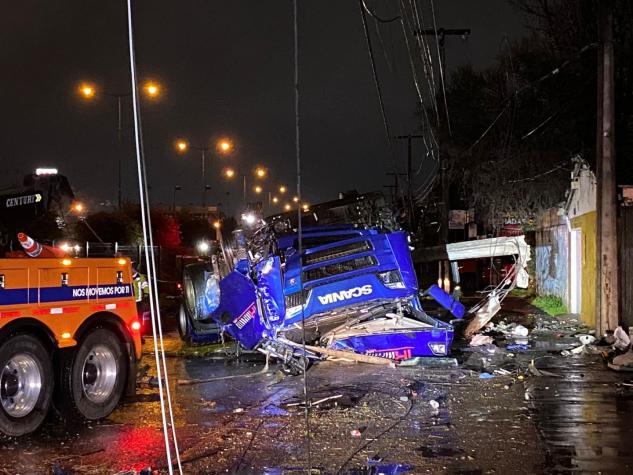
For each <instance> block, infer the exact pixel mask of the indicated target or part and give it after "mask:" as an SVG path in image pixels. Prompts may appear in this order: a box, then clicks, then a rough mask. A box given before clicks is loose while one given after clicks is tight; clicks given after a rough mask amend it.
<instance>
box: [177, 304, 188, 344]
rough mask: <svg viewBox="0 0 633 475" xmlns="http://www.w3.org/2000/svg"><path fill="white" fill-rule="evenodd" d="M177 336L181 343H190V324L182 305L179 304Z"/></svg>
mask: <svg viewBox="0 0 633 475" xmlns="http://www.w3.org/2000/svg"><path fill="white" fill-rule="evenodd" d="M178 334H179V335H180V339H181V340H182V341H184V342H186V343H191V322H190V321H189V314H188V313H187V309H186V308H185V304H184V303H181V304H180V309H179V310H178Z"/></svg>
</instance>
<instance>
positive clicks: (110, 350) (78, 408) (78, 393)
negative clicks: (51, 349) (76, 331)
mask: <svg viewBox="0 0 633 475" xmlns="http://www.w3.org/2000/svg"><path fill="white" fill-rule="evenodd" d="M127 371H128V367H127V355H126V351H125V349H124V346H123V344H122V343H121V341H120V340H119V338H118V337H117V335H116V334H114V333H113V332H112V331H110V330H108V329H106V328H100V327H96V328H94V329H93V330H92V331H90V332H89V333H88V334H87V335H85V337H84V338H83V339H82V340H81V342H80V344H79V346H78V348H77V351H75V352H73V354H72V355H71V356H69V357H67V358H65V360H64V361H63V362H62V367H61V369H60V388H59V391H58V392H57V394H58V398H59V401H58V404H57V406H58V408H59V409H60V411H61V412H62V414H63V415H64V416H65V417H66V418H68V419H70V420H80V419H86V420H89V421H94V420H99V419H103V418H104V417H107V416H109V415H110V413H112V411H113V410H114V408H115V407H116V406H117V404H118V403H119V401H120V400H121V397H122V396H123V392H124V390H125V383H126V380H127Z"/></svg>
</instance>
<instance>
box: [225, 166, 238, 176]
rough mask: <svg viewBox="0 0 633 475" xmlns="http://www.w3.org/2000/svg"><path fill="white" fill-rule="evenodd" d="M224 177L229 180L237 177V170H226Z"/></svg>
mask: <svg viewBox="0 0 633 475" xmlns="http://www.w3.org/2000/svg"><path fill="white" fill-rule="evenodd" d="M224 176H225V177H227V178H233V177H234V176H235V170H233V169H232V168H225V169H224Z"/></svg>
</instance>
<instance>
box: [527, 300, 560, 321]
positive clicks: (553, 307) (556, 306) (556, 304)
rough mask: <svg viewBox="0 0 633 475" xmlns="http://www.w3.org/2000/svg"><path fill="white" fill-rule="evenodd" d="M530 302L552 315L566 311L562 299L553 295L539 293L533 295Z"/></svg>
mask: <svg viewBox="0 0 633 475" xmlns="http://www.w3.org/2000/svg"><path fill="white" fill-rule="evenodd" d="M530 303H531V304H532V305H534V306H535V307H537V308H540V309H541V310H543V311H544V312H545V313H547V314H548V315H551V316H553V317H555V316H556V315H562V314H565V313H568V312H567V307H565V304H564V303H563V301H562V299H561V298H560V297H557V296H555V295H539V296H538V297H534V298H533V299H532V301H531V302H530Z"/></svg>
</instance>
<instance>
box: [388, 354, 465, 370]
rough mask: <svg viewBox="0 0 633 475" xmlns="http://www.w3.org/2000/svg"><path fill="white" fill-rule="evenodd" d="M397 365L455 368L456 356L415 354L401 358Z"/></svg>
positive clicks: (456, 364)
mask: <svg viewBox="0 0 633 475" xmlns="http://www.w3.org/2000/svg"><path fill="white" fill-rule="evenodd" d="M398 366H426V367H428V368H441V367H449V368H457V366H458V363H457V359H456V358H447V357H437V356H416V357H415V358H409V359H408V360H402V361H400V363H399V364H398Z"/></svg>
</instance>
